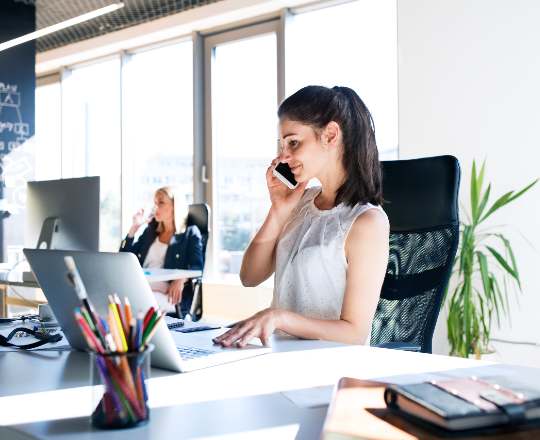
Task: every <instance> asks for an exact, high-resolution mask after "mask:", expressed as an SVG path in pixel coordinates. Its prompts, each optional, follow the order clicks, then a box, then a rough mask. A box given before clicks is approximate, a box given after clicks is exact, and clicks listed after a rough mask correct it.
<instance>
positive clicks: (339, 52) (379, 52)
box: [285, 0, 398, 159]
mask: <svg viewBox="0 0 540 440" xmlns="http://www.w3.org/2000/svg"><path fill="white" fill-rule="evenodd" d="M286 36H287V40H286V42H285V44H286V52H285V53H286V57H287V59H286V64H285V67H286V73H285V78H286V87H287V93H286V94H287V95H290V94H292V93H294V92H295V91H296V90H298V89H300V88H302V87H304V86H306V85H310V84H316V85H323V86H327V87H333V86H335V85H339V86H347V87H350V88H352V89H354V90H355V91H356V92H357V93H358V94H359V95H360V97H361V98H362V100H363V101H364V102H365V104H366V105H367V107H368V108H369V110H370V112H371V114H372V116H373V121H374V123H375V130H376V136H377V145H378V147H379V153H380V158H381V159H397V144H398V98H397V80H398V78H397V12H396V2H395V0H363V1H356V2H351V3H346V4H342V5H339V6H332V7H325V8H322V9H318V10H315V11H310V12H304V13H299V14H296V15H292V16H291V17H290V19H288V20H287V27H286Z"/></svg>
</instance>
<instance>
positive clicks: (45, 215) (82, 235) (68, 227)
mask: <svg viewBox="0 0 540 440" xmlns="http://www.w3.org/2000/svg"><path fill="white" fill-rule="evenodd" d="M25 243H26V246H27V247H31V248H38V249H63V250H81V251H99V177H80V178H75V179H60V180H45V181H37V182H28V184H27V193H26V234H25Z"/></svg>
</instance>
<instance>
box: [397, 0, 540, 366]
mask: <svg viewBox="0 0 540 440" xmlns="http://www.w3.org/2000/svg"><path fill="white" fill-rule="evenodd" d="M538 23H540V2H539V1H538V0H398V44H399V148H400V158H401V159H406V158H413V157H419V156H432V155H438V154H453V155H455V156H456V157H458V159H459V160H460V162H461V165H462V186H461V201H462V202H463V203H467V206H468V198H467V197H468V193H467V190H468V185H469V178H470V167H471V164H472V160H473V158H476V159H477V160H483V159H484V158H486V159H487V175H486V179H487V181H488V182H489V181H491V182H492V183H493V187H492V193H494V195H495V196H499V195H501V194H502V193H503V192H506V191H508V190H513V189H518V188H520V187H522V186H524V185H525V184H527V183H528V182H530V181H531V180H533V178H536V177H538V176H540V166H539V164H540V50H539V49H540V26H539V25H538ZM539 201H540V185H539V187H538V188H534V189H533V190H531V192H530V193H528V194H526V195H525V196H524V197H523V199H521V200H518V201H517V202H515V203H514V204H513V205H510V207H509V209H506V210H505V211H504V212H501V214H499V215H496V217H495V218H494V219H493V222H492V224H499V225H500V224H505V225H509V229H510V230H512V233H511V236H512V238H513V239H514V250H515V251H516V257H517V260H518V265H519V268H520V272H521V277H522V283H523V295H522V296H521V297H520V301H519V302H520V304H519V305H518V304H517V301H516V300H515V299H513V300H512V307H511V308H512V313H511V317H512V326H511V328H509V327H508V325H506V326H504V328H503V329H501V330H500V331H498V330H497V331H495V335H496V336H497V337H500V338H505V339H514V340H527V341H540V295H539V293H540V277H539V276H538V274H539V273H540V233H539V230H540V203H539ZM517 231H520V232H521V233H522V234H524V235H525V236H526V238H527V239H528V240H529V241H530V244H528V243H527V242H526V241H525V240H524V239H523V238H522V237H521V236H520V235H519V234H518V232H517ZM439 324H443V325H439V326H438V329H437V335H436V338H435V340H434V350H435V352H439V353H445V352H447V344H446V341H445V339H446V332H445V323H444V321H443V320H442V319H441V320H440V322H439ZM495 348H496V349H497V350H498V351H499V353H500V358H502V359H503V360H504V361H506V362H517V363H523V364H533V365H537V366H540V348H535V347H532V348H531V347H530V346H529V347H515V346H514V347H513V346H508V345H504V344H496V345H495Z"/></svg>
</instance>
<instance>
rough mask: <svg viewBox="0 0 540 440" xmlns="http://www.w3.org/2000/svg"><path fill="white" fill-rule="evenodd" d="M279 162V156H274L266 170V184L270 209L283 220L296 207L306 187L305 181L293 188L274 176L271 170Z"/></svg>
mask: <svg viewBox="0 0 540 440" xmlns="http://www.w3.org/2000/svg"><path fill="white" fill-rule="evenodd" d="M278 163H279V158H278V157H276V158H275V159H274V160H273V161H272V164H271V165H270V166H269V167H268V169H267V170H266V184H267V186H268V192H269V193H270V201H271V202H272V210H273V211H274V212H275V213H276V214H277V215H278V216H279V217H280V218H282V219H283V220H286V219H287V218H288V217H289V215H290V214H291V212H292V210H293V209H294V208H295V207H296V205H297V204H298V202H299V201H300V199H301V198H302V194H304V190H305V189H306V186H307V182H302V183H299V184H298V186H297V187H296V188H295V189H289V188H287V187H286V186H285V185H284V184H283V183H282V182H281V181H280V180H279V179H278V178H277V177H276V176H274V174H273V171H274V168H275V167H276V165H277V164H278Z"/></svg>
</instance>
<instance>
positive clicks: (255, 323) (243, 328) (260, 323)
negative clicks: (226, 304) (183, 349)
mask: <svg viewBox="0 0 540 440" xmlns="http://www.w3.org/2000/svg"><path fill="white" fill-rule="evenodd" d="M278 319H279V310H278V309H271V308H269V309H265V310H261V311H260V312H258V313H256V314H255V315H253V316H252V317H251V318H248V319H245V320H244V321H240V322H239V323H237V324H236V325H235V326H234V327H233V328H231V329H230V330H229V331H227V332H225V333H223V334H222V335H221V336H218V337H217V338H214V343H216V344H220V345H222V346H223V347H231V346H236V347H240V348H242V347H245V346H246V345H247V344H248V343H249V341H250V340H251V339H253V338H259V339H260V340H261V342H262V343H263V344H264V345H265V346H268V345H269V343H270V336H271V335H272V333H274V330H275V329H276V328H277V323H278Z"/></svg>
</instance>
